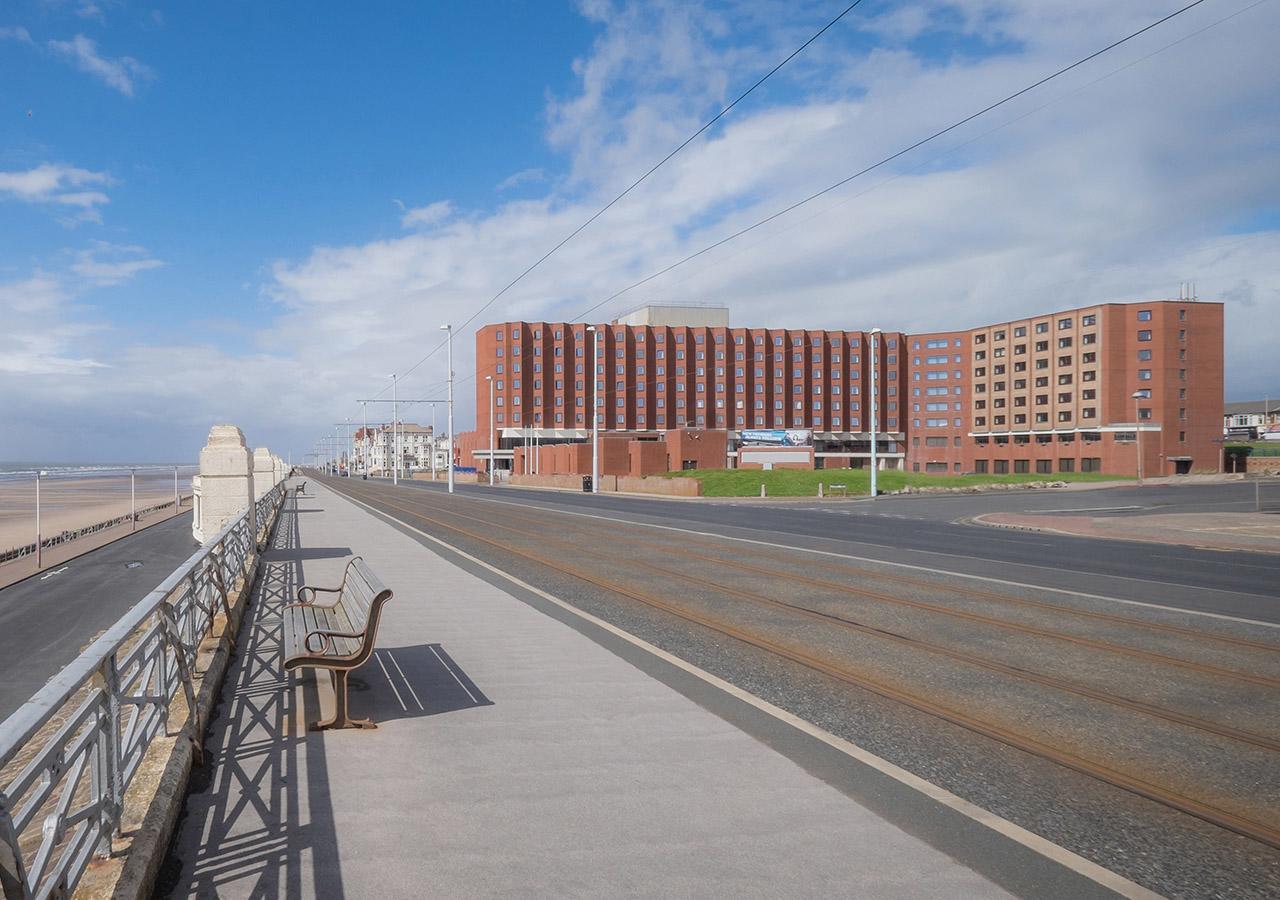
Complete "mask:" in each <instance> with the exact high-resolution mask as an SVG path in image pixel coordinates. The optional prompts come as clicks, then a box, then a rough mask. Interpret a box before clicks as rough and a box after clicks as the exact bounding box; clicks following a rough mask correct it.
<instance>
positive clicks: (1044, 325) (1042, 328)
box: [1036, 322, 1049, 334]
mask: <svg viewBox="0 0 1280 900" xmlns="http://www.w3.org/2000/svg"><path fill="white" fill-rule="evenodd" d="M1048 330H1049V323H1048V322H1037V323H1036V334H1044V333H1045V332H1047V331H1048Z"/></svg>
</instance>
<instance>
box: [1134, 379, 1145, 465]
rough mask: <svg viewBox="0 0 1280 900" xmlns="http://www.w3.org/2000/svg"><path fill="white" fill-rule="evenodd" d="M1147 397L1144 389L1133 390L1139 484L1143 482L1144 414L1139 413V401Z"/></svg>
mask: <svg viewBox="0 0 1280 900" xmlns="http://www.w3.org/2000/svg"><path fill="white" fill-rule="evenodd" d="M1143 399H1145V396H1144V393H1143V392H1142V391H1134V392H1133V440H1134V446H1135V447H1136V448H1137V450H1138V484H1139V485H1141V484H1142V416H1141V415H1140V413H1139V409H1138V402H1139V401H1140V400H1143Z"/></svg>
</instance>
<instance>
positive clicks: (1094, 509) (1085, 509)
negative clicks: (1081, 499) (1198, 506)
mask: <svg viewBox="0 0 1280 900" xmlns="http://www.w3.org/2000/svg"><path fill="white" fill-rule="evenodd" d="M1122 509H1155V507H1154V506H1077V507H1076V508H1074V509H1024V510H1023V512H1025V513H1035V514H1037V515H1050V514H1052V513H1064V512H1116V511H1118V510H1122Z"/></svg>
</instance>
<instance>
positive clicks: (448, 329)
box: [440, 325, 453, 331]
mask: <svg viewBox="0 0 1280 900" xmlns="http://www.w3.org/2000/svg"><path fill="white" fill-rule="evenodd" d="M440 330H441V331H453V326H452V325H441V326H440Z"/></svg>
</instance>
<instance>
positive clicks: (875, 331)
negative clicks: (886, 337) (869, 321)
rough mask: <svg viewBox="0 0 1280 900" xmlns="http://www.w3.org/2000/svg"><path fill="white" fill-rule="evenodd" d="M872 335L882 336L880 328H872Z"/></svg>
mask: <svg viewBox="0 0 1280 900" xmlns="http://www.w3.org/2000/svg"><path fill="white" fill-rule="evenodd" d="M870 333H871V334H880V329H879V328H872V329H871V331H870Z"/></svg>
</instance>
